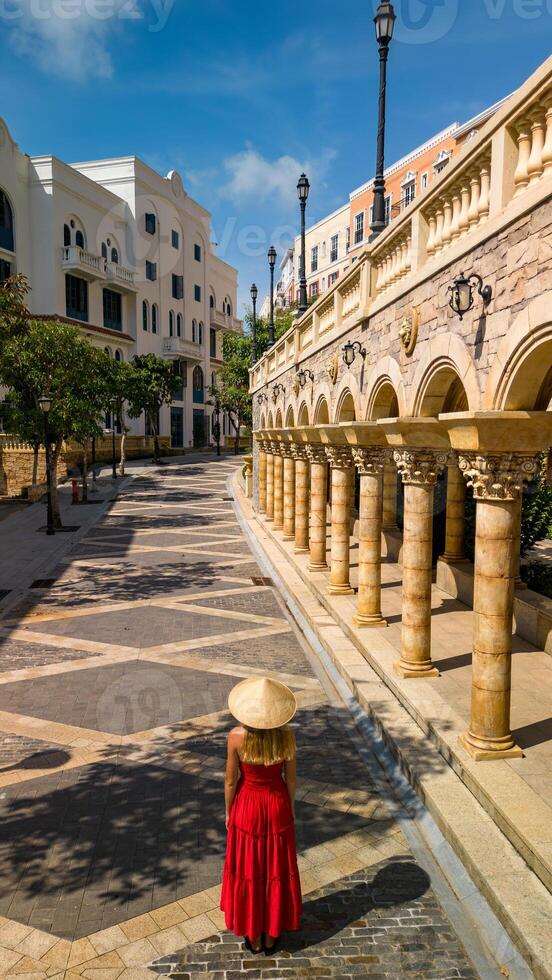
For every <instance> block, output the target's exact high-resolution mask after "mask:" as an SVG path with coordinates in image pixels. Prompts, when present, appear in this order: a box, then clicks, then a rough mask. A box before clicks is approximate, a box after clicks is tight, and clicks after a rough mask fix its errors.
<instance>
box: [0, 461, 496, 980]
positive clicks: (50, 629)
mask: <svg viewBox="0 0 552 980" xmlns="http://www.w3.org/2000/svg"><path fill="white" fill-rule="evenodd" d="M235 465H236V464H235V462H234V461H233V460H228V459H222V460H220V461H215V460H202V461H201V462H199V463H198V462H190V463H187V464H186V463H183V464H181V463H175V464H173V465H171V466H167V467H165V468H163V469H159V470H158V469H156V468H154V467H151V468H149V469H147V470H146V469H142V470H140V471H138V475H137V476H135V477H134V479H131V480H129V481H128V483H127V485H126V487H125V489H124V490H123V492H122V493H121V494H120V495H119V496H118V497H117V498H115V499H114V501H113V502H112V504H111V506H110V509H109V511H108V512H106V513H105V514H104V515H103V517H99V518H98V521H97V523H96V524H95V525H94V526H92V527H89V528H88V529H87V531H86V534H85V535H84V537H83V538H82V539H81V540H79V541H76V542H75V543H74V546H73V547H72V550H71V552H70V553H69V554H66V555H65V556H63V557H62V556H61V554H60V556H59V560H58V565H57V568H55V570H54V572H53V573H51V572H49V574H50V577H51V578H52V579H53V580H54V581H53V582H52V584H51V587H50V588H48V589H46V588H42V589H40V588H39V589H29V591H28V592H27V593H26V594H24V595H23V596H22V597H21V598H20V600H19V601H18V603H17V605H16V606H14V607H12V608H11V609H9V610H8V611H7V612H6V613H5V614H4V617H3V618H2V620H0V976H1V977H13V978H14V980H15V977H17V978H19V980H21V977H24V976H28V977H29V978H30V977H32V980H43V978H45V977H52V978H55V980H62V978H64V980H76V978H77V977H83V978H87V980H142V978H147V977H150V978H154V977H155V976H156V975H162V976H174V977H185V978H187V980H192V978H199V977H201V978H206V977H208V978H215V980H222V978H224V980H233V978H234V977H237V976H240V977H242V978H243V976H244V975H247V976H250V977H257V976H262V977H266V978H269V977H270V978H272V977H273V978H278V977H282V978H283V977H300V976H313V977H314V976H320V977H324V976H328V977H332V976H339V977H351V978H352V977H353V976H369V977H372V978H377V977H390V976H393V977H397V976H413V977H414V976H416V977H424V978H436V980H437V978H442V980H444V978H448V977H451V978H452V977H466V978H468V977H476V976H477V974H476V973H475V972H474V970H473V968H472V967H471V965H470V963H469V961H468V959H467V956H466V954H465V952H464V950H463V947H462V945H461V943H460V941H459V939H458V938H457V937H456V936H455V935H454V934H453V932H452V930H451V927H450V925H449V923H448V921H447V919H446V916H445V915H444V913H443V911H442V909H441V908H440V906H439V904H438V901H437V899H436V898H435V895H434V893H433V891H432V888H431V882H430V881H429V879H428V878H427V875H426V874H425V872H424V871H422V869H421V868H420V867H419V866H418V865H417V864H416V862H415V860H414V858H413V857H412V855H411V854H410V853H409V850H408V846H407V844H406V841H405V839H404V837H403V835H402V833H401V831H400V827H399V825H398V823H397V821H396V814H397V809H396V804H395V803H394V801H393V799H392V798H391V797H382V795H381V791H380V790H379V789H378V788H377V787H376V785H375V784H374V782H373V780H372V778H371V777H370V774H369V773H368V772H367V771H366V768H365V766H364V765H363V763H362V760H361V757H360V756H359V755H358V753H357V750H356V749H355V746H354V743H353V742H352V741H351V738H350V734H349V733H350V731H351V722H350V719H349V717H348V715H347V714H346V713H345V711H344V709H343V708H342V707H341V706H340V705H339V704H336V703H334V701H333V700H331V699H328V696H327V694H326V691H325V689H324V688H323V687H322V686H321V683H320V681H319V679H318V677H317V675H316V673H315V671H314V669H313V666H312V663H311V660H310V659H309V656H307V654H306V653H305V650H304V648H303V645H302V642H301V641H300V638H299V637H298V636H297V634H296V633H295V631H294V629H293V628H292V626H291V625H290V622H289V621H288V619H287V618H286V615H285V612H284V609H283V606H282V605H281V602H280V600H279V598H278V597H277V595H276V594H275V592H274V590H273V589H272V588H271V587H270V585H266V584H263V585H261V584H258V581H256V580H258V579H259V578H260V577H262V575H263V572H262V570H261V569H260V568H259V566H258V565H257V563H256V561H255V560H254V558H253V556H252V554H251V553H250V551H249V548H248V545H247V543H246V541H245V539H244V538H243V535H242V533H241V530H240V527H239V524H238V522H237V520H236V518H235V516H234V511H233V508H232V505H231V503H229V502H228V501H227V500H225V499H224V498H225V497H227V488H226V483H227V478H228V475H229V474H231V473H232V472H233V470H234V467H235ZM254 580H255V581H254ZM261 673H267V674H270V675H272V676H275V677H278V678H280V679H281V680H283V681H284V682H285V683H287V684H289V685H290V686H291V687H292V688H293V689H294V691H295V693H296V696H297V700H298V704H299V711H298V715H297V736H298V746H299V758H298V770H299V783H298V804H297V839H298V850H299V864H300V870H301V877H302V884H303V891H304V895H305V915H304V927H303V929H302V932H301V933H300V934H298V935H295V936H287V937H284V940H283V943H282V946H281V948H280V950H279V951H278V953H277V954H276V955H275V956H274V957H273V958H271V959H264V958H263V961H262V962H259V959H258V958H253V957H251V956H250V955H249V954H247V953H245V952H244V949H243V944H242V943H241V941H239V940H237V939H236V938H235V937H232V936H228V935H227V934H226V933H225V931H224V929H223V920H222V916H221V913H220V911H219V910H218V902H219V895H220V875H221V868H222V861H223V856H224V843H225V832H224V800H223V775H224V751H225V738H226V734H227V732H228V728H229V727H230V725H231V724H232V722H231V719H230V717H229V715H228V712H227V710H226V699H227V695H228V692H229V690H230V689H231V688H232V686H233V685H234V684H235V683H236V682H237V681H238V680H240V679H242V678H244V677H249V676H254V675H256V674H261Z"/></svg>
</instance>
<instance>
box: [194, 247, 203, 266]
mask: <svg viewBox="0 0 552 980" xmlns="http://www.w3.org/2000/svg"><path fill="white" fill-rule="evenodd" d="M194 259H195V260H196V262H201V245H194Z"/></svg>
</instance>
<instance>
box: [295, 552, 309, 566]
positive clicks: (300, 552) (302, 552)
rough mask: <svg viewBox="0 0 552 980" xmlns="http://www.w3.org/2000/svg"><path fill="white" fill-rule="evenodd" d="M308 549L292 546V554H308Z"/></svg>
mask: <svg viewBox="0 0 552 980" xmlns="http://www.w3.org/2000/svg"><path fill="white" fill-rule="evenodd" d="M309 551H310V548H294V549H293V554H294V555H308V554H309ZM309 567H310V566H309Z"/></svg>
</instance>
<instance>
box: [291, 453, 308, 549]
mask: <svg viewBox="0 0 552 980" xmlns="http://www.w3.org/2000/svg"><path fill="white" fill-rule="evenodd" d="M292 452H293V456H294V459H295V549H294V550H295V554H296V555H302V554H305V553H306V552H308V550H309V461H308V458H307V454H306V451H305V449H304V447H303V446H298V445H296V444H294V445H293V446H292Z"/></svg>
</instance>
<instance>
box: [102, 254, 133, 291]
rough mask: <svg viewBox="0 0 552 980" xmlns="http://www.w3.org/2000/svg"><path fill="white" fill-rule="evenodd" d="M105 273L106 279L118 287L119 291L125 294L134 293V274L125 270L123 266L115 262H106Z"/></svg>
mask: <svg viewBox="0 0 552 980" xmlns="http://www.w3.org/2000/svg"><path fill="white" fill-rule="evenodd" d="M105 271H106V275H107V278H108V279H109V280H110V281H111V282H113V284H114V285H115V286H119V287H120V288H121V289H124V290H126V291H127V292H132V293H134V292H136V291H137V289H138V287H137V286H136V285H135V282H134V272H132V271H131V270H130V269H127V268H126V266H124V265H118V264H117V263H115V262H106V264H105Z"/></svg>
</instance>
